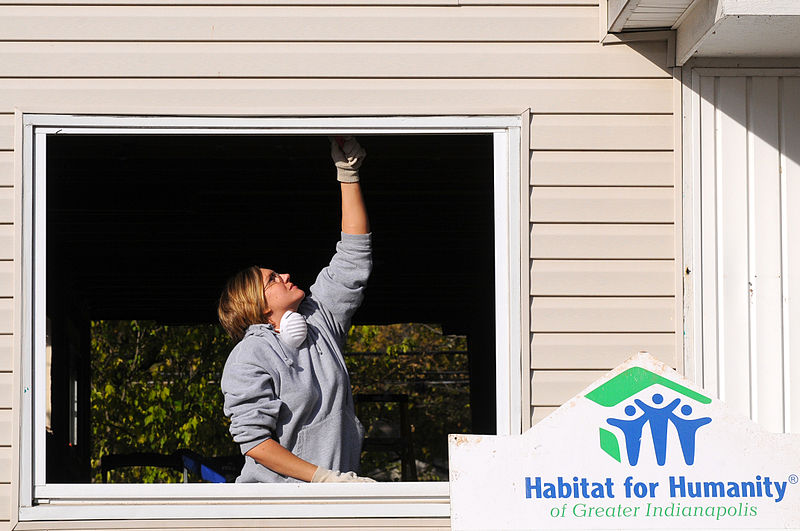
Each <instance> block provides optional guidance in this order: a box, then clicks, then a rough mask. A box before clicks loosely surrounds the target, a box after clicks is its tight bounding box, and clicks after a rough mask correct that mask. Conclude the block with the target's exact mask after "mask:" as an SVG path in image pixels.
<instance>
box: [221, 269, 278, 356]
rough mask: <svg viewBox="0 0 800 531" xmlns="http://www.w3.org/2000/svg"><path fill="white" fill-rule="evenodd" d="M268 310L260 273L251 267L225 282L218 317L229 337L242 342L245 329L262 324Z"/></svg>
mask: <svg viewBox="0 0 800 531" xmlns="http://www.w3.org/2000/svg"><path fill="white" fill-rule="evenodd" d="M267 310H268V308H267V301H266V300H265V298H264V282H263V280H262V278H261V269H260V268H259V267H258V266H252V267H248V268H247V269H244V270H242V271H239V272H238V273H236V274H235V275H233V276H232V277H231V278H230V279H229V280H228V283H227V284H226V285H225V288H224V289H223V290H222V295H221V296H220V298H219V305H218V306H217V315H218V316H219V322H220V324H221V325H222V327H223V328H224V329H225V331H226V332H228V335H230V336H231V337H232V338H233V339H234V340H236V341H241V340H242V338H244V333H245V331H246V330H247V327H248V326H250V325H253V324H259V323H263V322H265V317H264V313H265V312H267Z"/></svg>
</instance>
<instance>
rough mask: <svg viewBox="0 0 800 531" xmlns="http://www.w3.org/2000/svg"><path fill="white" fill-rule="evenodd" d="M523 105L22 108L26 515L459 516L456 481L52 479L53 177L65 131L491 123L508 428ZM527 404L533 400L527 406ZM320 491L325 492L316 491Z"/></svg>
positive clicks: (501, 380) (502, 417) (500, 405)
mask: <svg viewBox="0 0 800 531" xmlns="http://www.w3.org/2000/svg"><path fill="white" fill-rule="evenodd" d="M522 127H523V120H522V117H521V116H484V117H466V116H457V117H453V116H444V117H386V118H358V117H347V118H220V117H133V116H75V115H52V114H48V115H45V114H26V115H23V131H24V134H23V185H22V195H23V216H22V220H23V224H22V233H23V234H22V238H23V255H22V261H23V279H22V281H23V310H22V311H23V315H22V330H21V333H22V338H23V352H22V360H21V368H22V371H21V377H22V382H21V384H22V389H24V390H26V392H24V393H23V398H22V403H21V425H22V426H21V427H22V429H21V433H20V438H21V441H20V461H21V462H20V497H19V499H20V508H19V520H20V521H30V520H45V521H49V520H77V519H80V520H99V519H103V520H107V519H112V520H121V519H125V520H126V519H144V518H149V519H153V518H158V519H197V518H214V519H220V518H231V519H233V518H237V519H238V518H293V517H303V518H309V517H311V518H314V517H317V518H324V517H328V518H333V517H336V518H353V517H428V518H430V517H448V516H449V515H450V503H449V483H448V482H419V483H377V484H369V485H364V484H337V485H326V484H225V485H215V484H156V485H154V484H137V485H123V484H116V485H115V484H52V483H51V484H47V483H46V475H45V461H46V460H45V405H46V404H45V385H44V381H45V376H46V375H45V372H46V370H45V348H46V346H45V323H46V315H45V300H46V298H45V290H46V285H45V280H46V275H45V268H46V263H47V262H46V256H45V249H46V246H45V241H46V234H45V228H46V220H45V212H46V205H45V198H46V194H45V186H46V182H47V179H46V171H47V168H46V150H47V137H48V135H55V134H59V135H61V134H72V135H81V134H93V135H97V134H108V135H118V134H143V135H146V134H165V133H168V134H181V135H191V134H234V135H235V134H248V135H253V134H256V135H342V134H354V135H359V134H370V135H374V134H387V135H403V134H469V133H484V134H492V135H493V139H494V150H493V157H494V226H495V233H494V238H495V249H494V252H495V305H496V312H495V313H496V321H495V328H496V343H495V352H496V374H497V382H496V383H497V398H496V400H497V433H498V434H500V435H509V434H519V433H521V429H522V392H523V391H522V389H523V386H522V377H523V374H522V367H523V360H522V359H521V356H522V352H523V350H522V345H521V340H522V337H521V332H522V331H523V330H525V329H526V326H525V323H522V321H521V319H522V312H521V306H522V305H521V304H520V302H521V301H522V299H521V298H522V297H525V301H522V302H525V303H527V294H523V293H522V290H521V286H522V285H524V284H523V280H524V279H523V278H522V275H523V274H527V271H521V269H522V268H521V256H520V249H521V245H520V241H521V239H520V238H521V234H520V226H521V214H522V212H527V208H526V206H527V201H528V198H527V197H521V184H522V183H521V180H520V179H521V173H522V168H521V162H520V160H521V157H520V153H522V152H523V150H527V149H528V147H527V146H522V145H521V141H522V140H521V139H522V138H523V137H522V134H521V133H522ZM526 414H527V412H526ZM314 502H318V503H314Z"/></svg>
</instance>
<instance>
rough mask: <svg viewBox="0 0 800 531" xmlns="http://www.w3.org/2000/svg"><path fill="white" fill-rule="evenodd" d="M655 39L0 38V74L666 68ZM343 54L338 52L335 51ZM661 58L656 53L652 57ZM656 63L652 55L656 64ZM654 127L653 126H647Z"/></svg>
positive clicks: (478, 74) (613, 73) (491, 73)
mask: <svg viewBox="0 0 800 531" xmlns="http://www.w3.org/2000/svg"><path fill="white" fill-rule="evenodd" d="M665 47H666V44H665V43H661V42H645V43H641V44H640V45H639V46H634V45H631V46H607V47H604V46H602V45H600V44H599V43H564V44H557V43H542V44H523V43H431V42H423V43H369V44H362V43H340V42H330V43H309V42H297V43H229V42H222V43H176V42H145V43H130V42H120V43H106V42H25V43H19V42H6V43H0V77H213V78H220V77H247V78H256V77H311V78H376V77H401V78H441V77H464V78H486V77H513V78H519V77H535V78H546V77H583V78H586V77H606V78H611V77H666V76H667V75H668V74H667V72H666V71H665V70H663V69H662V68H661V66H658V65H657V64H656V63H654V62H653V59H654V57H653V56H654V55H656V56H660V55H665V54H664V49H665ZM345 58H346V60H345ZM661 63H663V61H662V62H661ZM661 63H659V64H661ZM649 134H650V135H651V136H655V137H659V135H657V134H656V135H654V132H653V131H650V133H649Z"/></svg>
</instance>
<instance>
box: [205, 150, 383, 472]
mask: <svg viewBox="0 0 800 531" xmlns="http://www.w3.org/2000/svg"><path fill="white" fill-rule="evenodd" d="M331 156H332V158H333V160H334V163H335V164H336V167H337V178H338V180H339V181H340V183H341V185H340V186H341V194H342V235H341V240H340V241H339V243H338V244H337V245H336V253H335V255H334V256H333V259H332V260H331V263H330V265H328V266H327V267H326V268H324V269H323V270H322V271H321V272H320V273H319V275H318V276H317V279H316V281H315V282H314V284H313V285H312V286H311V287H310V288H309V294H308V295H306V293H305V292H304V291H303V290H302V289H300V288H299V287H297V286H296V285H294V284H293V283H292V282H291V278H290V276H289V274H288V273H277V272H275V271H273V270H271V269H266V268H260V267H256V266H254V267H251V268H248V269H245V270H244V271H241V272H239V273H237V274H236V275H234V276H233V277H232V278H231V279H230V280H229V281H228V283H227V285H226V287H225V289H224V290H223V293H222V296H221V297H220V301H219V307H218V314H219V319H220V322H221V323H222V325H223V327H224V328H225V329H226V330H227V331H228V333H229V334H230V335H231V337H232V338H234V339H235V340H238V341H239V343H238V344H237V345H236V346H235V347H234V349H233V351H232V352H231V354H230V356H228V360H227V362H226V363H225V369H224V370H223V373H222V392H223V393H224V395H225V405H224V411H225V414H226V415H227V416H229V417H230V419H231V426H230V431H231V435H233V439H234V441H235V442H236V443H238V444H239V446H240V448H241V451H242V453H243V454H244V455H245V465H244V468H242V472H241V474H240V475H239V477H238V478H237V479H236V481H237V482H287V483H288V482H301V481H312V482H353V481H361V482H366V481H372V480H371V479H369V478H363V477H359V476H358V475H357V474H358V469H359V461H360V457H361V443H362V440H363V436H364V429H363V427H362V426H361V423H360V422H359V421H358V419H357V418H356V416H355V410H354V407H353V395H352V391H351V389H350V377H349V375H348V372H347V367H346V366H345V362H344V356H343V347H344V342H345V339H346V337H347V331H348V329H349V327H350V318H351V317H352V315H353V313H355V311H356V309H357V308H358V306H359V305H360V304H361V301H362V299H363V294H364V288H365V287H366V282H367V279H368V277H369V274H370V271H371V269H372V246H371V234H370V232H369V221H368V218H367V211H366V207H365V205H364V200H363V197H362V195H361V187H360V184H359V175H358V169H359V167H360V166H361V162H362V161H363V159H364V157H365V156H366V153H365V152H364V150H363V149H362V148H361V146H359V144H358V142H356V140H355V139H354V138H352V137H344V138H342V137H337V138H336V140H335V141H334V140H333V139H332V141H331Z"/></svg>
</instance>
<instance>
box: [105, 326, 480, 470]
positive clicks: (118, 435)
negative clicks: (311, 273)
mask: <svg viewBox="0 0 800 531" xmlns="http://www.w3.org/2000/svg"><path fill="white" fill-rule="evenodd" d="M91 335H92V343H91V348H92V352H91V369H92V388H91V410H92V415H91V424H92V425H91V433H92V467H93V471H94V477H93V480H94V481H96V482H99V481H102V478H101V474H100V463H101V460H102V458H103V457H104V456H108V455H114V454H130V453H140V452H150V453H157V454H172V453H174V452H176V451H179V450H184V449H185V450H190V451H193V452H196V453H198V454H201V455H203V456H207V457H212V456H228V455H236V454H238V453H239V450H238V447H237V445H235V444H234V443H233V441H232V439H231V436H230V434H229V432H228V425H229V421H228V419H227V418H225V416H224V415H223V412H222V405H223V397H222V392H221V391H220V386H219V380H220V376H221V374H222V369H223V367H224V365H225V360H226V358H227V356H228V354H229V353H230V350H231V348H232V347H233V343H232V342H231V341H230V340H229V338H228V337H227V336H226V335H225V333H224V331H223V330H222V329H221V328H220V327H218V326H213V325H199V326H170V325H163V324H158V323H155V322H152V321H94V322H92V323H91ZM346 359H347V364H348V368H349V370H350V375H351V384H352V386H353V392H354V393H355V394H356V396H358V395H363V394H369V395H374V394H383V393H392V394H402V395H406V396H407V397H408V400H409V422H410V426H409V428H410V430H411V432H412V444H413V449H414V454H415V458H416V469H417V473H418V476H419V479H420V480H446V479H447V434H448V433H465V432H468V431H469V426H470V411H469V405H468V404H469V381H468V371H467V355H466V339H465V338H464V337H463V336H449V335H444V334H442V331H441V328H439V327H436V326H430V325H424V324H397V325H388V326H371V325H361V326H354V327H352V328H351V329H350V332H349V335H348V341H347V347H346ZM398 407H399V406H398V405H397V404H393V403H381V402H361V403H359V405H358V414H359V417H360V418H361V420H362V422H363V424H364V425H365V427H366V429H367V435H368V436H370V437H376V436H377V437H379V436H381V434H382V433H385V432H387V431H388V432H393V431H394V432H396V431H397V430H399V429H400V428H401V427H400V426H399V418H398V415H397V408H398ZM399 470H400V461H399V456H398V455H397V454H395V453H393V452H391V451H387V452H371V451H370V452H364V454H363V455H362V474H367V475H372V476H373V477H375V478H376V479H379V480H383V481H392V480H399V479H400V472H399ZM109 480H110V481H113V482H133V483H138V482H144V483H162V482H179V481H182V480H183V476H182V474H181V472H179V471H174V470H171V469H168V468H158V467H130V468H119V469H115V470H113V471H112V472H111V473H110V478H109ZM190 480H191V481H197V478H190Z"/></svg>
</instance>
